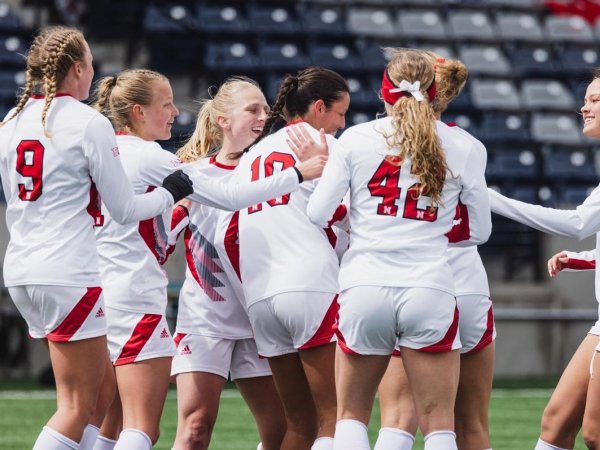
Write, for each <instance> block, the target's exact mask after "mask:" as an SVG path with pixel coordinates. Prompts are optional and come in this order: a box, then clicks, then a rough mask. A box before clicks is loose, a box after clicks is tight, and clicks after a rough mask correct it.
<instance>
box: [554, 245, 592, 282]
mask: <svg viewBox="0 0 600 450" xmlns="http://www.w3.org/2000/svg"><path fill="white" fill-rule="evenodd" d="M562 270H566V271H568V272H575V271H577V272H580V271H585V270H596V251H595V250H586V251H583V252H570V251H567V250H563V251H561V252H558V253H557V254H555V255H554V256H552V257H551V258H550V259H549V260H548V274H549V275H550V276H551V277H555V276H556V275H558V272H560V271H562Z"/></svg>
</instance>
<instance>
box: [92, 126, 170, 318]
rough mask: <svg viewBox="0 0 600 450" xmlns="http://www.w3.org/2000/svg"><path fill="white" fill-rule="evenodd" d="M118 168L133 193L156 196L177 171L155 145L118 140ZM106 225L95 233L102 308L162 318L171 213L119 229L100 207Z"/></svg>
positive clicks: (122, 137) (121, 137) (125, 138)
mask: <svg viewBox="0 0 600 450" xmlns="http://www.w3.org/2000/svg"><path fill="white" fill-rule="evenodd" d="M117 143H118V144H119V150H120V152H121V162H122V163H123V167H124V169H125V173H126V174H127V178H129V180H130V181H131V184H132V185H133V189H134V190H135V192H136V193H143V192H147V191H152V190H154V189H155V188H156V187H157V186H160V185H161V184H162V181H163V179H164V178H165V177H166V176H167V175H169V174H170V173H171V172H173V171H174V170H175V169H177V167H178V166H179V165H180V162H179V159H177V157H176V156H175V155H174V154H173V153H171V152H168V151H166V150H163V149H162V148H161V146H160V145H159V144H157V143H156V142H153V141H146V140H143V139H141V138H139V137H136V136H131V135H118V136H117ZM102 214H103V216H104V225H103V226H101V227H97V228H96V238H97V244H98V253H99V255H100V272H101V275H102V284H103V286H104V302H105V304H106V305H107V306H109V307H111V308H116V309H121V310H125V311H130V312H138V313H140V312H143V313H149V314H164V313H165V308H166V306H167V284H168V279H167V276H166V274H165V272H164V271H163V269H162V267H161V264H162V263H164V262H165V260H166V259H167V256H168V253H169V250H170V248H169V245H168V232H169V230H170V226H171V209H169V210H168V211H166V212H165V213H163V214H161V215H158V216H155V217H153V218H151V219H148V220H145V221H142V222H139V223H132V224H126V225H121V224H119V223H117V222H115V221H114V220H113V218H112V217H111V215H110V214H109V213H108V211H106V207H105V205H102Z"/></svg>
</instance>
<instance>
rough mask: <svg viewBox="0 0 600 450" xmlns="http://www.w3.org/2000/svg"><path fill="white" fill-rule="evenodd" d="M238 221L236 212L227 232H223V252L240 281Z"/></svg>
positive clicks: (238, 214) (237, 212)
mask: <svg viewBox="0 0 600 450" xmlns="http://www.w3.org/2000/svg"><path fill="white" fill-rule="evenodd" d="M239 220H240V213H239V211H236V212H234V213H233V216H232V217H231V221H230V222H229V225H227V231H226V232H225V252H226V253H227V257H228V258H229V262H230V263H231V265H232V266H233V269H234V270H235V273H236V275H237V276H238V279H239V280H240V281H242V273H241V271H240V243H239Z"/></svg>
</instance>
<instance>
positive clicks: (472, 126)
mask: <svg viewBox="0 0 600 450" xmlns="http://www.w3.org/2000/svg"><path fill="white" fill-rule="evenodd" d="M442 121H443V122H445V123H446V124H448V125H453V124H455V125H456V126H458V127H460V128H462V129H463V130H465V131H467V132H469V133H470V134H472V135H473V136H474V137H476V138H479V137H480V133H481V131H480V129H479V124H478V122H477V118H476V116H474V115H468V114H465V113H444V114H443V117H442Z"/></svg>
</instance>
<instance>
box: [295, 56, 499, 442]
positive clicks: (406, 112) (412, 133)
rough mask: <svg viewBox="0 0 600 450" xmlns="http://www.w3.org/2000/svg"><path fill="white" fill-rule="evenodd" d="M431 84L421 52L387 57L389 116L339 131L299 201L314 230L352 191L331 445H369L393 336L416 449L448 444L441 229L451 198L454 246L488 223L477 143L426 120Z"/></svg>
mask: <svg viewBox="0 0 600 450" xmlns="http://www.w3.org/2000/svg"><path fill="white" fill-rule="evenodd" d="M435 89H436V85H435V79H434V69H433V66H432V64H431V63H430V62H429V60H428V59H427V58H426V57H424V56H423V55H422V53H421V52H418V51H410V50H407V51H402V52H394V53H393V54H392V58H391V60H390V62H389V64H388V66H387V67H386V69H385V70H384V74H383V81H382V89H381V94H382V96H383V99H384V100H385V108H386V111H387V113H388V117H386V118H382V119H377V120H374V121H371V122H367V123H365V124H361V125H357V126H354V127H351V128H349V129H348V130H346V131H345V132H344V134H343V135H342V136H341V137H340V140H339V141H338V143H337V145H336V147H335V148H334V149H332V151H331V156H330V160H329V162H328V164H327V166H326V167H325V171H324V173H323V177H322V178H321V180H320V182H319V184H318V185H317V187H316V189H315V192H314V194H313V195H312V197H311V199H310V202H309V204H308V209H307V212H308V215H309V217H310V218H311V220H312V221H313V222H314V223H315V224H317V225H322V224H324V223H327V221H328V220H329V218H330V217H331V215H332V213H333V211H334V210H335V209H336V207H337V204H336V200H337V199H339V198H341V197H342V196H343V195H344V194H345V192H346V190H348V188H350V229H351V230H352V231H351V237H350V247H349V249H348V251H347V252H346V253H345V255H344V256H343V258H342V266H341V269H340V289H341V294H340V301H339V304H340V310H339V319H338V323H337V332H338V342H339V345H340V348H341V349H342V352H340V353H339V355H338V360H337V369H338V370H337V371H336V387H337V392H338V393H337V399H338V422H337V425H336V431H335V438H334V449H335V450H342V449H348V448H353V449H356V450H363V449H364V450H367V449H369V448H370V447H369V441H368V436H367V423H368V422H369V418H370V414H371V408H372V404H373V400H374V397H375V392H376V390H377V386H378V385H379V382H380V380H381V378H382V376H383V374H384V373H385V370H386V367H387V365H388V362H389V359H390V355H391V353H392V352H393V350H394V347H395V345H396V342H397V341H398V342H399V344H400V347H401V350H402V358H403V362H404V365H405V368H406V372H407V375H408V379H409V381H410V386H411V389H412V392H413V395H414V400H415V407H416V411H417V417H418V424H419V427H420V428H421V430H422V432H423V435H424V436H425V450H433V449H436V450H450V449H456V448H457V447H456V439H455V434H454V432H453V429H454V400H455V396H456V389H457V385H458V378H459V355H458V352H457V350H458V348H460V340H459V339H458V334H457V330H458V311H457V308H456V300H455V298H454V282H453V276H452V271H451V269H450V267H449V265H448V263H447V262H446V258H445V256H444V254H445V251H446V248H447V242H448V241H447V238H446V236H445V235H446V233H447V232H448V231H450V229H451V228H452V223H453V218H454V215H455V211H456V206H457V204H458V201H459V200H460V201H461V203H462V204H463V205H464V207H465V208H466V210H467V211H468V217H469V233H468V234H467V235H466V236H465V238H466V239H465V240H463V241H462V242H461V245H473V244H479V243H482V242H485V240H486V239H487V238H488V236H489V234H490V231H491V218H490V212H489V206H488V202H487V199H486V198H485V196H482V193H483V192H485V189H486V185H485V179H484V177H483V173H482V172H481V170H479V164H480V161H479V159H480V158H479V156H478V155H477V152H478V149H477V148H476V146H475V144H474V143H473V141H472V139H467V138H465V137H462V136H460V135H459V134H458V133H456V132H455V131H453V130H451V129H450V128H449V127H447V126H445V125H444V124H442V123H439V122H437V123H436V118H435V113H434V111H433V109H432V108H431V105H430V103H431V102H432V101H433V100H434V98H435ZM440 373H443V374H444V376H443V377H440V376H439V374H440Z"/></svg>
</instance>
